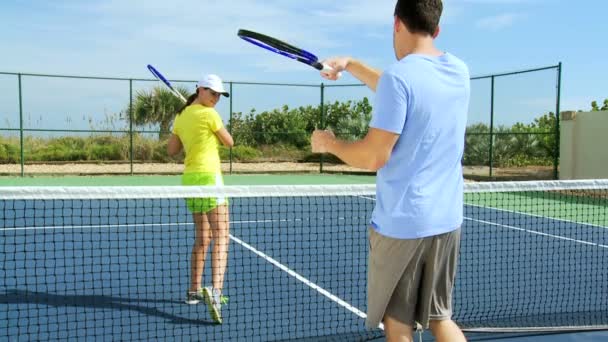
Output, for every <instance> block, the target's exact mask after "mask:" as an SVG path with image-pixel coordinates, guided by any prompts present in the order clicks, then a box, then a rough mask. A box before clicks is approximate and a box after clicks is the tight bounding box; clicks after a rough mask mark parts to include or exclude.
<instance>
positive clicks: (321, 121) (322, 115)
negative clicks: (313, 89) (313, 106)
mask: <svg viewBox="0 0 608 342" xmlns="http://www.w3.org/2000/svg"><path fill="white" fill-rule="evenodd" d="M324 102H325V84H324V83H323V82H321V103H320V104H319V109H320V114H319V115H320V119H319V125H320V127H319V128H320V129H325V108H324V106H323V103H324ZM323 159H324V158H323V153H321V154H320V156H319V173H323Z"/></svg>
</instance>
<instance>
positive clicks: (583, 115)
mask: <svg viewBox="0 0 608 342" xmlns="http://www.w3.org/2000/svg"><path fill="white" fill-rule="evenodd" d="M560 120H561V127H560V160H559V178H560V179H598V178H603V179H608V111H603V112H562V113H561V115H560Z"/></svg>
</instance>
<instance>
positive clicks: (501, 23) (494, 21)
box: [476, 13, 523, 31]
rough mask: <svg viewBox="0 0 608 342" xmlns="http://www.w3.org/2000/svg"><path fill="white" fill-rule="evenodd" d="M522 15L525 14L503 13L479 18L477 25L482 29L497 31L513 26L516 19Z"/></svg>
mask: <svg viewBox="0 0 608 342" xmlns="http://www.w3.org/2000/svg"><path fill="white" fill-rule="evenodd" d="M522 17H523V15H522V14H518V13H503V14H500V15H495V16H491V17H485V18H482V19H479V20H478V21H477V23H476V26H477V27H478V28H481V29H487V30H494V31H496V30H501V29H504V28H507V27H510V26H512V25H513V24H514V23H515V21H516V20H519V19H520V18H522Z"/></svg>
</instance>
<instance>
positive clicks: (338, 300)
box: [1, 218, 384, 330]
mask: <svg viewBox="0 0 608 342" xmlns="http://www.w3.org/2000/svg"><path fill="white" fill-rule="evenodd" d="M340 219H342V220H344V218H340ZM291 221H302V220H301V219H296V220H260V221H235V222H231V224H245V223H269V222H291ZM192 224H193V223H192V222H184V223H161V224H158V223H156V224H128V225H90V226H47V227H17V228H2V229H1V230H3V231H5V230H37V229H94V228H110V229H112V228H120V227H156V226H160V227H165V226H182V225H192ZM230 239H231V240H233V241H234V242H236V243H238V244H240V245H241V246H243V247H245V248H246V249H248V250H249V251H251V252H253V253H254V254H256V255H258V256H259V257H261V258H263V259H264V260H266V261H268V262H269V263H271V264H272V265H274V266H275V267H277V268H279V269H280V270H282V271H284V272H286V273H287V274H289V275H290V276H292V277H294V278H296V279H297V280H299V281H300V282H302V283H304V284H305V285H306V286H308V287H310V288H312V289H313V290H315V291H317V292H319V293H320V294H322V295H323V296H325V297H327V298H329V299H330V300H332V301H334V302H336V303H337V304H338V305H340V306H342V307H344V308H345V309H347V310H348V311H350V312H352V313H354V314H355V315H357V316H359V317H360V318H363V319H365V318H367V314H366V313H364V312H363V311H361V310H359V309H358V308H356V307H355V306H353V305H351V304H349V303H348V302H346V301H344V300H342V299H341V298H339V297H337V296H336V295H334V294H332V293H331V292H329V291H327V290H325V289H323V288H322V287H320V286H319V285H317V284H315V283H314V282H312V281H310V280H308V279H307V278H305V277H304V276H302V275H300V274H299V273H297V272H295V271H294V270H292V269H290V268H289V267H287V266H285V265H283V264H281V263H280V262H278V261H277V260H275V259H273V258H272V257H270V256H268V255H266V254H264V253H263V252H261V251H259V250H257V249H256V248H255V247H253V246H252V245H250V244H248V243H246V242H245V241H243V240H241V239H239V238H237V237H235V236H233V235H232V234H230ZM379 327H380V329H383V330H384V325H383V324H380V326H379Z"/></svg>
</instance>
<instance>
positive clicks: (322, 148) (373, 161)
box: [311, 127, 399, 171]
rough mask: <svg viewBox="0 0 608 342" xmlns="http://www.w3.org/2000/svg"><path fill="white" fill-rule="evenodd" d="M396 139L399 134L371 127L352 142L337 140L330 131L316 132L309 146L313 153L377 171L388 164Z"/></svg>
mask: <svg viewBox="0 0 608 342" xmlns="http://www.w3.org/2000/svg"><path fill="white" fill-rule="evenodd" d="M397 139H399V134H395V133H392V132H388V131H385V130H382V129H377V128H371V127H370V129H369V131H368V133H367V135H366V136H365V137H364V138H363V139H361V140H357V141H352V142H350V141H344V140H340V139H337V138H336V137H335V136H334V134H333V132H331V131H322V130H317V131H315V132H314V133H313V135H312V139H311V145H312V152H314V153H331V154H333V155H335V156H336V157H338V158H340V159H341V160H342V161H344V162H345V163H346V164H348V165H350V166H353V167H356V168H360V169H366V170H372V171H377V170H379V169H381V168H382V167H383V166H384V165H385V164H386V163H387V162H388V159H389V158H390V156H391V152H392V151H393V147H395V144H396V143H397Z"/></svg>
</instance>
